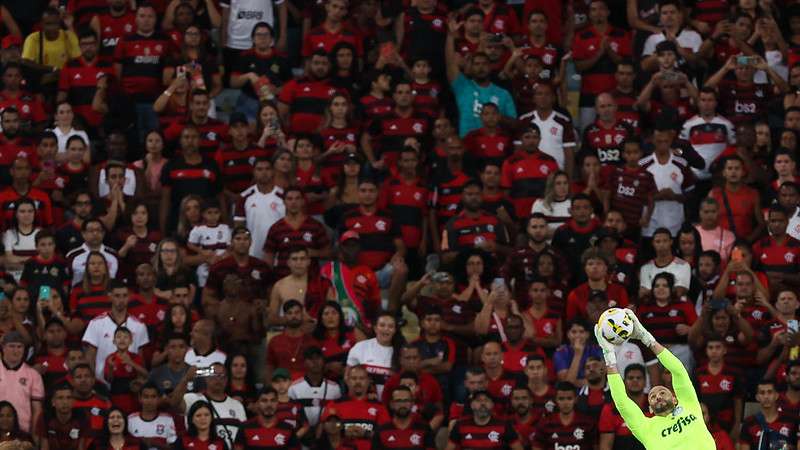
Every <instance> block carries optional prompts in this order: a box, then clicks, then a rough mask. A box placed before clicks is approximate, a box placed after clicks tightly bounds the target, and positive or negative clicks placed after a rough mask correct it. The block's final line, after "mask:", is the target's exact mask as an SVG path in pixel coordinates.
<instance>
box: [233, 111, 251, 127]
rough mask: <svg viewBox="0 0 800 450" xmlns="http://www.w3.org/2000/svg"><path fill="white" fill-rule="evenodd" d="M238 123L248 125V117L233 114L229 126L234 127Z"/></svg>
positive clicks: (237, 113)
mask: <svg viewBox="0 0 800 450" xmlns="http://www.w3.org/2000/svg"><path fill="white" fill-rule="evenodd" d="M237 123H240V124H245V125H248V122H247V116H246V115H244V113H240V112H235V113H233V114H231V117H230V119H228V125H230V126H234V125H235V124H237Z"/></svg>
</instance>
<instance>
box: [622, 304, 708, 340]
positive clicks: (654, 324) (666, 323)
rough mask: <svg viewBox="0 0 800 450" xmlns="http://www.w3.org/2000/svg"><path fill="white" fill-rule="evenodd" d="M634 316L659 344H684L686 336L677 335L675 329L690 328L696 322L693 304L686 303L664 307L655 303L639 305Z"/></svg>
mask: <svg viewBox="0 0 800 450" xmlns="http://www.w3.org/2000/svg"><path fill="white" fill-rule="evenodd" d="M636 314H637V316H638V317H640V318H641V321H642V324H643V325H645V326H646V327H647V329H648V330H650V331H651V332H652V333H653V336H656V338H657V339H658V341H659V342H666V343H668V344H685V343H686V335H683V336H681V335H679V334H678V332H677V331H676V330H675V327H676V326H678V325H681V324H682V325H689V326H691V325H692V324H693V323H695V321H697V312H696V311H695V309H694V303H689V302H686V301H676V302H672V303H668V304H667V305H664V306H660V305H658V304H657V303H656V302H655V301H653V302H650V303H643V304H641V305H639V309H638V310H637V311H636Z"/></svg>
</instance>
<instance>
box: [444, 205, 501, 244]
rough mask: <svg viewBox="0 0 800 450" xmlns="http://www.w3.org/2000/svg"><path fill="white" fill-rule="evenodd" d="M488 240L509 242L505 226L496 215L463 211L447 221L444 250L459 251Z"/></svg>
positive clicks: (499, 242)
mask: <svg viewBox="0 0 800 450" xmlns="http://www.w3.org/2000/svg"><path fill="white" fill-rule="evenodd" d="M486 241H490V242H495V243H498V244H506V243H508V235H507V234H506V230H505V227H504V226H503V225H502V224H501V223H500V221H499V220H498V219H497V217H496V216H493V215H489V214H486V213H484V212H480V213H479V214H478V216H477V217H472V216H471V215H469V214H467V212H466V211H462V212H461V213H459V214H458V215H456V216H455V217H453V218H452V219H450V220H449V221H448V222H447V225H446V226H445V231H444V236H443V238H442V250H446V251H454V252H457V251H460V250H462V249H466V248H471V247H475V246H476V245H477V244H479V243H481V242H486Z"/></svg>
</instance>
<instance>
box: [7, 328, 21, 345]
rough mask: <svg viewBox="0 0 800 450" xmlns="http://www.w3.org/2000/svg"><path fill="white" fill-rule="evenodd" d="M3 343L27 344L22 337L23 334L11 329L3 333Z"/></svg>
mask: <svg viewBox="0 0 800 450" xmlns="http://www.w3.org/2000/svg"><path fill="white" fill-rule="evenodd" d="M2 344H3V345H6V344H22V345H25V339H23V338H22V335H21V334H20V333H19V331H9V332H8V333H6V334H4V335H3V340H2Z"/></svg>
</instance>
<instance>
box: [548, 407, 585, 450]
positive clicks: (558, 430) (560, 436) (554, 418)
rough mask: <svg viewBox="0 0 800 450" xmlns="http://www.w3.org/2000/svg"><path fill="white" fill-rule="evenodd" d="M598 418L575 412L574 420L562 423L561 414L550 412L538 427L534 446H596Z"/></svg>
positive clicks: (583, 447) (579, 447)
mask: <svg viewBox="0 0 800 450" xmlns="http://www.w3.org/2000/svg"><path fill="white" fill-rule="evenodd" d="M596 423H597V419H596V418H595V417H589V416H584V415H582V414H580V413H578V412H575V413H574V416H573V417H572V422H570V423H569V424H567V425H564V424H563V423H561V416H560V414H557V413H556V414H550V415H548V416H545V417H544V418H542V420H541V421H540V422H539V424H538V425H537V427H536V436H534V444H533V446H534V447H540V448H562V447H563V448H570V449H575V450H589V449H593V448H595V443H596V442H597V426H596Z"/></svg>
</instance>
